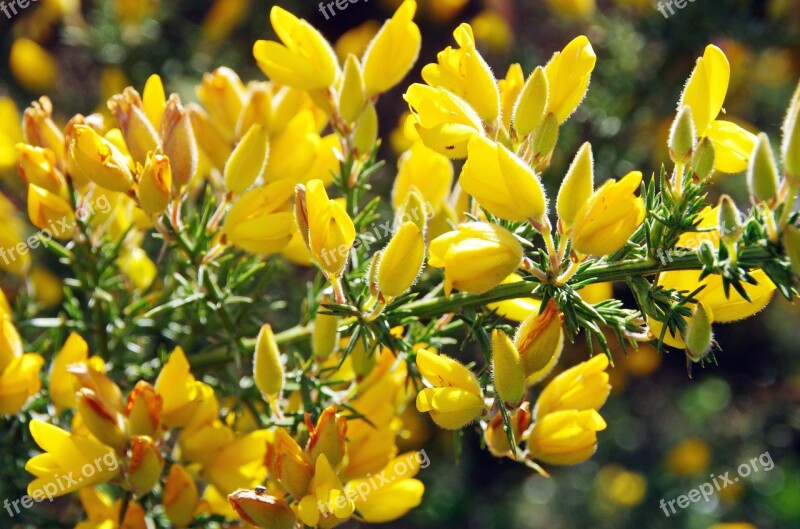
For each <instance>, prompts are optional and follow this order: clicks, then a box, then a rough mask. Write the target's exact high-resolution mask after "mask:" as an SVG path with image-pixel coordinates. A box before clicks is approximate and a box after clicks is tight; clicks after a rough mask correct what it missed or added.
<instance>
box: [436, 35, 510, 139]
mask: <svg viewBox="0 0 800 529" xmlns="http://www.w3.org/2000/svg"><path fill="white" fill-rule="evenodd" d="M453 37H455V39H456V42H457V43H458V45H459V48H458V49H453V48H451V47H449V46H448V47H447V48H446V49H444V50H443V51H440V52H439V53H438V55H437V59H438V62H437V63H433V64H428V65H426V66H425V67H424V68H422V78H423V79H425V82H426V83H428V84H429V85H430V86H435V87H441V88H444V89H445V90H449V91H450V92H452V93H454V94H456V95H457V96H458V97H460V98H461V99H463V100H464V101H466V102H467V103H468V104H469V105H470V106H471V107H472V108H473V109H475V111H476V112H477V113H478V115H479V116H480V117H481V119H483V120H484V121H485V122H487V123H491V122H493V121H494V120H495V118H497V116H498V115H499V114H500V94H499V92H498V89H497V81H496V80H495V78H494V75H492V70H491V69H490V68H489V65H488V64H486V61H485V60H484V59H483V57H481V54H480V53H479V52H478V50H477V49H476V48H475V36H474V35H473V34H472V27H470V25H469V24H461V25H460V26H458V28H457V29H456V30H455V31H454V32H453Z"/></svg>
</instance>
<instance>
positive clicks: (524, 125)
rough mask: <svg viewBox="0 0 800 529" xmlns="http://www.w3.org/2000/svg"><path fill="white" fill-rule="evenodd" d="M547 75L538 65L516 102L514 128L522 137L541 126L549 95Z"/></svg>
mask: <svg viewBox="0 0 800 529" xmlns="http://www.w3.org/2000/svg"><path fill="white" fill-rule="evenodd" d="M549 90H550V89H549V87H548V86H547V75H545V73H544V68H542V67H541V66H539V67H537V68H536V69H535V70H534V71H533V73H531V75H530V76H529V77H528V80H527V81H525V84H524V85H523V87H522V91H521V92H520V94H519V96H518V97H517V101H516V103H515V104H514V114H513V118H512V119H513V123H514V130H516V132H517V135H518V136H519V137H520V138H524V137H525V136H527V135H528V134H530V133H531V132H533V131H534V130H536V128H537V127H538V126H539V124H540V123H541V122H542V119H544V111H545V108H547V100H548V97H549Z"/></svg>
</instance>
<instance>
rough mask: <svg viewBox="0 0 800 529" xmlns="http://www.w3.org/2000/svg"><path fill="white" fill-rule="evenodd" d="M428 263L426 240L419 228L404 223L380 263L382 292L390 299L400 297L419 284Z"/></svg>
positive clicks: (379, 287)
mask: <svg viewBox="0 0 800 529" xmlns="http://www.w3.org/2000/svg"><path fill="white" fill-rule="evenodd" d="M424 263H425V240H424V237H423V235H422V231H420V229H419V226H418V225H417V224H416V223H414V222H412V221H407V222H404V223H403V225H402V226H400V228H399V229H398V230H397V233H395V234H394V235H393V236H392V238H391V240H390V241H389V244H387V245H386V248H385V249H384V250H383V253H382V254H381V257H380V260H379V261H378V290H379V291H380V292H381V293H382V294H383V295H384V296H388V297H390V298H392V297H395V296H399V295H400V294H402V293H404V292H405V291H406V290H408V289H409V288H411V286H412V285H413V284H414V283H415V282H416V281H417V277H419V273H420V271H421V270H422V265H423V264H424Z"/></svg>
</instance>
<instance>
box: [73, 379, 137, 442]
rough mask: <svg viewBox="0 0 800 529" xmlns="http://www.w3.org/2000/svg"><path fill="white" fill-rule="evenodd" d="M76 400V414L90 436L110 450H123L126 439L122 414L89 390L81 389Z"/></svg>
mask: <svg viewBox="0 0 800 529" xmlns="http://www.w3.org/2000/svg"><path fill="white" fill-rule="evenodd" d="M76 398H77V408H78V413H80V414H81V418H82V419H83V422H84V424H86V427H87V428H88V429H89V431H90V432H92V435H94V436H95V437H96V438H97V439H98V440H99V441H100V442H101V443H103V444H105V445H107V446H110V447H111V448H114V449H116V450H121V449H122V448H124V447H125V445H126V444H127V442H128V437H127V435H126V433H125V423H124V420H123V416H122V414H121V413H120V412H119V411H118V410H117V409H115V408H114V406H113V405H111V403H110V402H108V401H106V400H104V399H103V398H102V396H101V395H98V394H97V393H96V392H95V391H93V390H92V389H90V388H81V389H80V390H79V391H78V392H77V395H76Z"/></svg>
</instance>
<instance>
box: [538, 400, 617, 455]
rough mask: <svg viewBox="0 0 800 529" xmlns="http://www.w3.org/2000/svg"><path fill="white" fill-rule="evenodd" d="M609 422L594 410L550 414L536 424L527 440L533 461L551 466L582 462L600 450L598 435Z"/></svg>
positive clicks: (564, 411)
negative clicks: (598, 447)
mask: <svg viewBox="0 0 800 529" xmlns="http://www.w3.org/2000/svg"><path fill="white" fill-rule="evenodd" d="M605 428H606V422H605V421H604V420H603V418H602V417H601V416H600V414H599V413H597V412H596V411H595V410H583V411H579V410H562V411H556V412H553V413H548V414H547V415H545V416H544V417H542V418H541V419H539V420H537V421H536V423H535V424H534V425H533V429H532V430H531V433H530V437H529V438H528V451H529V453H530V457H531V458H532V459H537V460H539V461H543V462H545V463H550V464H551V465H577V464H579V463H583V462H584V461H586V460H587V459H589V458H590V457H592V454H594V452H595V450H596V449H597V432H599V431H601V430H605Z"/></svg>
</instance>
